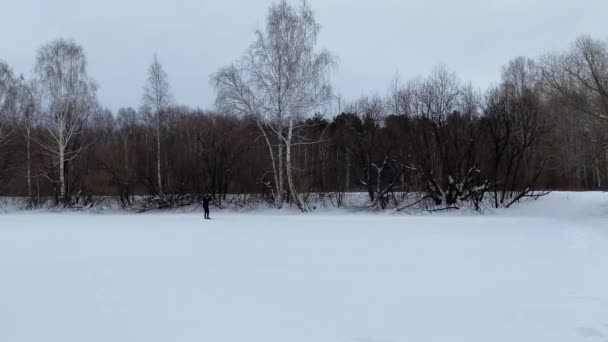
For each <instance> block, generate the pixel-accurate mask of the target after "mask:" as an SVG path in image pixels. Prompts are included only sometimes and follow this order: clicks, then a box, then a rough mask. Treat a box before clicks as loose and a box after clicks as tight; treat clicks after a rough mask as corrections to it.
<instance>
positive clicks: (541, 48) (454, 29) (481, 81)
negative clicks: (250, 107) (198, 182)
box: [0, 0, 608, 110]
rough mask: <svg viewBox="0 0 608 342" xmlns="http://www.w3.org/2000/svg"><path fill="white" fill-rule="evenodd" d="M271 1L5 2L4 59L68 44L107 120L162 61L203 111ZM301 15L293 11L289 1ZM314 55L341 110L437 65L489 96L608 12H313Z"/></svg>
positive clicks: (440, 5) (387, 0) (326, 0)
mask: <svg viewBox="0 0 608 342" xmlns="http://www.w3.org/2000/svg"><path fill="white" fill-rule="evenodd" d="M272 2H273V1H272V0H248V1H245V0H213V1H212V0H173V1H167V0H164V1H160V0H137V1H128V0H101V1H84V0H53V1H49V0H2V5H0V46H1V47H0V59H3V60H6V61H7V62H8V63H9V64H10V65H12V66H13V67H14V69H15V70H16V71H17V72H19V73H26V74H27V73H28V72H30V70H31V69H32V68H33V64H34V59H35V52H36V50H37V48H38V47H39V46H40V45H41V44H42V43H44V42H46V41H49V40H52V39H55V38H58V37H66V38H74V39H75V40H76V41H77V42H78V43H80V44H82V45H83V46H84V48H85V50H86V52H87V56H88V62H89V73H90V74H91V75H92V76H93V77H94V78H95V79H96V80H97V82H98V83H99V84H100V86H101V89H100V91H99V98H100V100H101V102H102V103H103V104H104V105H105V106H108V107H109V108H111V109H113V110H116V109H118V108H119V107H123V106H133V107H138V106H139V104H140V99H141V92H142V87H143V84H144V82H145V78H146V70H147V68H148V65H149V64H150V62H151V61H152V55H153V54H154V53H155V52H157V53H158V55H159V58H160V61H161V63H162V64H163V66H164V67H165V70H166V71H167V72H168V73H169V78H170V82H171V86H172V93H173V95H174V96H175V98H176V100H177V102H178V103H180V104H185V105H190V106H200V107H203V108H210V107H212V105H213V101H214V93H213V89H212V88H211V87H210V86H209V82H208V80H209V75H210V74H211V73H212V72H214V71H216V70H217V69H218V68H219V67H221V66H223V65H225V64H227V63H229V62H231V61H232V60H234V59H236V58H238V57H239V56H240V55H241V53H242V52H243V51H244V50H245V48H246V47H247V46H248V44H249V43H250V42H251V41H252V39H253V31H254V30H255V28H257V27H259V26H261V25H263V23H264V17H265V14H266V12H267V9H268V6H269V5H270V3H272ZM292 2H294V3H297V1H296V0H294V1H292ZM309 2H310V4H311V7H312V8H313V9H314V10H315V13H316V16H317V20H318V21H319V23H320V24H321V25H322V31H321V36H320V43H321V44H320V45H321V46H323V47H326V48H328V49H329V50H330V51H331V52H332V53H334V54H335V55H336V56H337V57H339V68H338V70H337V71H336V72H335V73H334V76H333V78H332V79H333V84H334V86H335V88H336V90H337V91H338V92H340V93H341V94H342V95H343V96H344V97H345V98H346V99H352V98H354V97H356V96H359V95H361V94H364V93H370V92H373V91H376V92H378V93H380V94H384V93H385V92H386V89H387V88H388V85H389V82H390V80H391V78H392V77H393V75H394V74H395V72H396V71H399V74H400V76H401V78H402V79H408V78H412V77H415V76H418V75H424V74H427V73H428V72H429V71H430V70H431V69H432V68H433V66H435V65H437V64H444V65H446V66H447V67H448V68H449V69H450V70H453V71H455V72H457V73H458V74H459V76H460V77H461V78H462V79H464V80H470V81H472V82H473V84H474V85H476V86H478V87H480V88H485V87H486V86H487V85H489V84H490V83H492V82H495V81H496V80H498V78H499V74H500V67H501V66H502V65H503V64H505V63H506V62H507V61H508V60H509V59H511V58H512V57H515V56H519V55H525V56H530V57H535V56H538V55H539V54H541V53H543V52H548V51H551V50H557V49H564V48H566V47H568V45H569V44H570V43H571V41H572V40H573V39H575V37H576V36H578V35H580V34H591V35H592V36H594V37H596V38H606V37H608V26H607V25H606V14H607V13H608V1H606V0H579V1H574V0H537V1H534V0H508V1H507V0H461V1H448V0H402V1H397V0H375V1H353V0H310V1H309Z"/></svg>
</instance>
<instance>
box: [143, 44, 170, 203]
mask: <svg viewBox="0 0 608 342" xmlns="http://www.w3.org/2000/svg"><path fill="white" fill-rule="evenodd" d="M169 90H170V89H169V77H168V76H167V73H166V72H165V70H164V69H163V67H162V65H161V64H160V62H159V61H158V57H157V55H154V60H153V62H152V64H151V65H150V67H149V68H148V80H147V82H146V85H145V87H144V95H143V99H142V102H143V106H144V109H145V110H146V111H147V112H148V115H149V116H150V117H151V119H152V122H153V125H154V129H155V132H156V180H157V187H158V195H159V196H160V197H164V192H163V178H162V170H161V164H162V162H161V154H162V152H161V138H162V137H161V135H162V130H163V126H164V124H165V119H166V116H167V115H168V110H169V107H170V106H171V103H172V102H173V98H172V96H171V93H170V91H169Z"/></svg>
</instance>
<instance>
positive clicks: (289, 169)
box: [285, 118, 306, 211]
mask: <svg viewBox="0 0 608 342" xmlns="http://www.w3.org/2000/svg"><path fill="white" fill-rule="evenodd" d="M292 139H293V118H289V127H288V129H287V138H286V139H285V167H286V171H287V183H288V184H289V192H290V194H291V197H292V198H293V200H294V201H295V202H296V205H297V206H298V208H299V209H300V210H302V211H306V209H305V208H304V205H303V203H302V201H301V200H300V196H298V192H297V191H296V187H295V184H294V182H293V172H292V171H293V167H292V164H291V150H292V146H291V143H292Z"/></svg>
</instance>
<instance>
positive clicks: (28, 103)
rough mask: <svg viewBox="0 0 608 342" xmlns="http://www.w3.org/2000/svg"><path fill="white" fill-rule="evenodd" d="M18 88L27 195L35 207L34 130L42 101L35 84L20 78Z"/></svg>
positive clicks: (17, 102)
mask: <svg viewBox="0 0 608 342" xmlns="http://www.w3.org/2000/svg"><path fill="white" fill-rule="evenodd" d="M16 87H17V90H16V95H17V100H16V101H15V114H16V115H17V118H18V129H19V131H20V132H21V136H22V137H23V141H24V142H25V158H26V159H25V162H26V165H25V167H26V175H25V178H26V182H27V195H28V197H29V201H30V205H34V204H36V203H35V201H34V196H33V192H32V142H33V139H34V135H33V134H34V128H35V126H36V124H37V122H38V120H39V114H40V110H39V107H40V99H39V96H38V92H37V89H36V84H35V82H33V81H30V82H28V81H26V80H24V79H23V77H20V78H19V79H18V82H17V84H16Z"/></svg>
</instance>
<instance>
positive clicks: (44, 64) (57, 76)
mask: <svg viewBox="0 0 608 342" xmlns="http://www.w3.org/2000/svg"><path fill="white" fill-rule="evenodd" d="M35 73H36V76H37V81H38V83H39V86H40V91H41V96H42V97H41V99H42V101H41V110H42V114H43V119H44V125H45V127H46V130H47V133H48V134H47V135H48V138H47V139H38V142H39V143H40V145H41V146H42V148H43V149H44V150H45V151H46V152H47V153H48V154H49V155H50V156H51V157H52V158H53V159H54V160H55V164H56V165H57V168H58V178H59V180H58V186H59V193H60V196H61V197H60V198H61V201H63V203H64V205H69V204H70V198H69V193H68V185H67V182H66V166H67V164H68V163H70V162H71V161H72V160H74V159H75V158H76V157H77V156H78V155H79V154H80V153H81V152H82V151H83V150H84V149H85V148H86V147H87V145H86V143H85V140H84V139H76V138H77V137H78V136H79V135H80V134H81V133H82V130H83V128H84V125H85V123H86V122H87V119H88V117H89V116H90V114H91V113H92V112H93V111H94V110H95V109H96V107H97V99H96V92H97V86H96V84H95V82H94V81H93V79H92V78H91V77H89V75H88V73H87V61H86V56H85V53H84V49H83V48H82V46H80V45H78V44H77V43H76V42H75V41H73V40H65V39H58V40H55V41H52V42H49V43H47V44H45V45H43V46H42V47H41V48H40V49H39V50H38V54H37V57H36V67H35Z"/></svg>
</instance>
